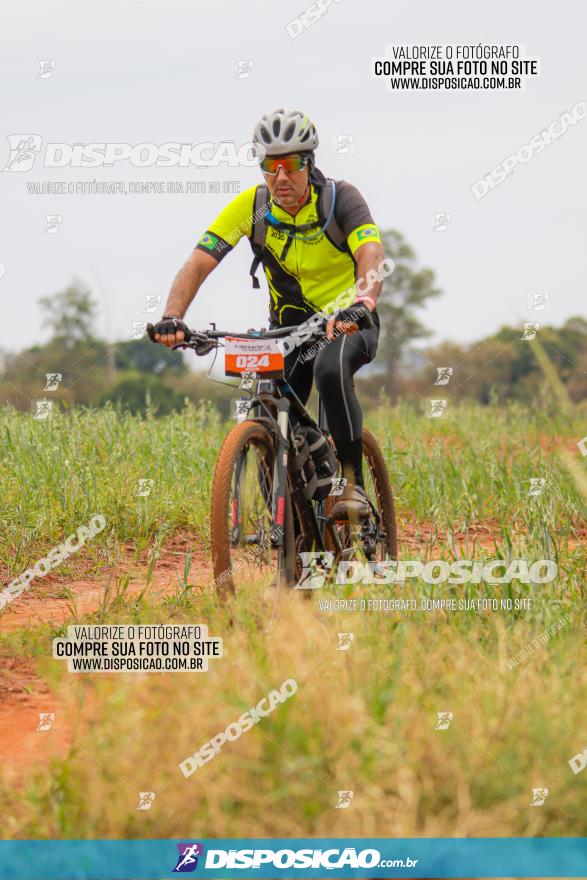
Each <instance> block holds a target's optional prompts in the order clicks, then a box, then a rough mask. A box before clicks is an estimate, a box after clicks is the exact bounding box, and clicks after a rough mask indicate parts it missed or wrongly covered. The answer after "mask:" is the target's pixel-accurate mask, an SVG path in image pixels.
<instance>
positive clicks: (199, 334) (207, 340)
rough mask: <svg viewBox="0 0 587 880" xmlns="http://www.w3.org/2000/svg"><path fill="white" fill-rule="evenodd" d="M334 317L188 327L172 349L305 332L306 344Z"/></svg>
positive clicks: (200, 351) (205, 348)
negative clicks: (256, 326) (253, 326)
mask: <svg viewBox="0 0 587 880" xmlns="http://www.w3.org/2000/svg"><path fill="white" fill-rule="evenodd" d="M332 317H333V316H332V315H326V316H324V315H319V314H316V315H314V316H312V318H310V319H308V320H307V321H304V322H302V323H301V324H297V325H295V326H293V327H275V328H274V329H273V330H266V329H265V328H263V329H262V330H253V331H248V332H247V333H242V332H241V331H237V330H234V331H233V330H216V326H215V325H214V324H213V325H212V327H213V329H212V330H191V329H188V331H187V333H186V334H185V339H184V341H183V342H180V343H179V344H178V345H174V346H173V348H172V350H173V351H176V350H177V349H178V348H183V349H186V348H191V349H193V350H194V351H195V353H196V354H197V355H200V356H203V355H205V354H208V353H209V352H210V351H212V350H213V349H214V348H217V347H218V341H219V340H220V339H224V337H226V336H236V337H237V338H238V339H280V338H282V337H285V336H299V335H300V334H303V335H304V344H306V343H311V342H313V341H315V340H317V339H320V338H322V337H323V336H324V335H325V332H326V331H325V328H326V324H327V323H328V321H329V320H330V318H332ZM365 317H366V318H367V321H366V325H367V327H372V326H373V324H374V321H373V318H372V316H371V313H370V312H368V313H367V314H366V315H365ZM152 330H153V324H147V332H148V333H149V331H152ZM149 335H151V333H149Z"/></svg>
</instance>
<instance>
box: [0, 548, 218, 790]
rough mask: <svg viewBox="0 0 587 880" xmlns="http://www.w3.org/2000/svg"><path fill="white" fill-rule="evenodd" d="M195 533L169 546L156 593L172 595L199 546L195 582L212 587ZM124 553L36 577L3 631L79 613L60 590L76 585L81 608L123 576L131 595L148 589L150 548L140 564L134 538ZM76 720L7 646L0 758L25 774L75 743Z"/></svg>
mask: <svg viewBox="0 0 587 880" xmlns="http://www.w3.org/2000/svg"><path fill="white" fill-rule="evenodd" d="M193 547H194V542H193V538H190V536H188V535H176V536H174V537H173V538H171V539H170V540H169V541H168V542H167V544H166V545H165V547H164V548H163V549H162V551H161V556H160V558H159V559H158V561H157V563H156V565H155V568H154V571H153V580H152V584H151V586H150V590H151V595H155V596H164V595H172V594H173V593H174V592H175V591H176V590H177V587H178V584H181V583H183V573H184V563H185V556H186V553H192V565H191V569H190V574H189V576H188V583H189V584H190V586H192V587H193V588H194V589H195V590H198V589H202V590H207V589H210V588H211V584H212V580H213V572H212V566H211V562H210V560H209V557H208V555H207V554H206V553H205V552H203V551H200V552H195V553H194V552H193ZM120 551H121V557H122V558H121V561H119V562H117V563H116V564H115V565H113V566H105V567H104V568H103V569H102V570H101V571H100V573H99V574H98V575H97V576H96V577H94V578H86V579H80V580H76V581H74V582H71V581H67V579H66V578H63V577H59V576H58V575H54V576H51V575H49V576H47V577H46V578H43V579H42V580H39V581H37V582H35V584H34V587H33V589H31V590H30V591H29V592H28V593H25V594H23V595H22V596H19V597H18V599H16V600H15V601H14V602H13V603H12V604H11V605H8V606H7V607H6V608H5V609H4V611H3V612H2V613H1V614H0V634H9V633H11V632H14V631H16V630H18V629H19V628H28V627H33V626H35V625H37V624H39V623H55V624H59V623H63V622H64V621H67V620H71V619H72V602H71V600H70V599H67V598H64V597H62V596H60V593H62V592H63V588H64V587H68V588H69V589H70V590H71V593H72V594H73V596H74V600H75V601H74V604H75V608H76V609H77V614H78V616H80V617H81V616H82V615H86V614H90V613H92V612H94V611H97V610H98V609H99V607H100V605H101V604H102V603H103V602H104V599H105V595H106V594H107V591H108V590H109V591H110V597H112V596H113V594H114V592H115V588H116V582H117V579H118V578H119V577H120V576H121V575H127V576H128V577H129V584H128V589H127V591H126V596H127V597H132V596H136V595H138V594H139V593H140V592H141V590H142V589H144V586H145V582H146V575H147V570H148V558H147V554H146V553H144V554H142V555H141V558H140V559H139V562H138V564H137V562H136V557H135V555H134V548H133V547H132V545H128V546H123V547H121V548H120ZM42 713H43V714H45V713H48V714H52V715H54V718H50V719H47V720H46V721H45V726H46V727H47V729H45V730H40V729H39V726H40V715H41V714H42ZM71 728H72V725H71V724H70V723H69V721H68V718H67V711H66V709H65V706H64V705H63V704H62V703H60V701H59V700H58V698H57V697H56V695H55V694H54V693H52V691H51V690H50V688H49V687H48V686H47V684H46V683H45V682H44V681H43V679H41V678H40V677H39V676H38V674H37V673H36V671H35V667H34V663H32V662H30V661H27V660H24V659H23V660H20V659H18V658H14V657H10V656H2V654H0V766H1V767H2V768H3V771H4V772H5V773H7V774H8V775H12V776H14V775H18V776H19V777H21V778H22V779H23V781H24V779H25V778H26V775H27V774H28V772H29V770H30V767H31V765H33V764H35V763H46V762H47V761H48V760H49V758H50V757H52V756H54V755H65V754H66V753H67V750H68V748H69V746H70V745H71V732H70V731H71Z"/></svg>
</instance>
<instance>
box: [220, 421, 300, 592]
mask: <svg viewBox="0 0 587 880" xmlns="http://www.w3.org/2000/svg"><path fill="white" fill-rule="evenodd" d="M274 460H275V442H274V438H273V436H272V435H271V433H270V432H269V431H268V430H267V428H266V427H265V426H264V425H261V424H259V423H258V422H254V421H245V422H242V423H241V424H239V425H236V426H235V427H234V428H233V429H232V430H231V431H230V432H229V433H228V434H227V435H226V437H225V439H224V443H223V444H222V447H221V449H220V453H219V455H218V461H217V462H216V468H215V470H214V478H213V482H212V502H211V512H210V536H211V549H212V563H213V568H214V586H215V588H216V589H217V591H218V593H219V594H220V595H221V597H223V598H224V597H226V596H227V595H229V594H231V593H234V592H235V591H236V590H238V589H243V588H246V587H247V586H248V587H250V586H251V585H252V584H257V585H258V584H260V585H261V586H270V585H272V584H276V583H277V579H278V573H279V570H280V567H282V569H283V572H284V580H285V582H286V583H289V584H292V583H293V579H294V566H295V552H294V536H293V517H292V510H291V501H290V496H289V492H286V496H285V513H284V525H283V529H284V535H283V546H282V547H281V548H278V547H272V546H271V535H270V531H271V494H272V486H273V463H274Z"/></svg>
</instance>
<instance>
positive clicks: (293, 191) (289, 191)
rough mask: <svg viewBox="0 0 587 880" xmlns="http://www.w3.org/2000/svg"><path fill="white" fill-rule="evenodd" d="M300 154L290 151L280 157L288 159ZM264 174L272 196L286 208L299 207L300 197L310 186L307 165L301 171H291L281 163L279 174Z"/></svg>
mask: <svg viewBox="0 0 587 880" xmlns="http://www.w3.org/2000/svg"><path fill="white" fill-rule="evenodd" d="M299 155H300V154H299V153H289V154H288V156H280V157H279V158H280V159H287V158H288V157H289V156H299ZM263 176H264V178H265V181H266V183H267V186H268V187H269V192H270V193H271V196H272V197H273V198H274V199H275V201H276V202H277V204H278V205H280V206H281V207H282V208H286V209H287V208H297V207H299V203H300V199H301V198H302V197H303V195H304V193H305V192H306V188H307V186H308V177H309V172H308V166H307V165H306V166H304V168H302V170H301V171H290V172H289V173H288V172H287V171H285V169H284V168H283V167H282V166H281V165H280V166H279V167H278V169H277V174H264V175H263Z"/></svg>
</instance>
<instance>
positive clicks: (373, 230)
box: [357, 226, 379, 241]
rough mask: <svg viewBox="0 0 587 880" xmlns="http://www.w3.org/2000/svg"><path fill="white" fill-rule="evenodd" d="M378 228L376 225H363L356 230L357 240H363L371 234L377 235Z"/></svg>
mask: <svg viewBox="0 0 587 880" xmlns="http://www.w3.org/2000/svg"><path fill="white" fill-rule="evenodd" d="M378 232H379V230H378V229H377V227H376V226H365V227H364V228H363V229H358V230H357V241H365V239H367V238H371V237H372V236H373V235H378Z"/></svg>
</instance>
